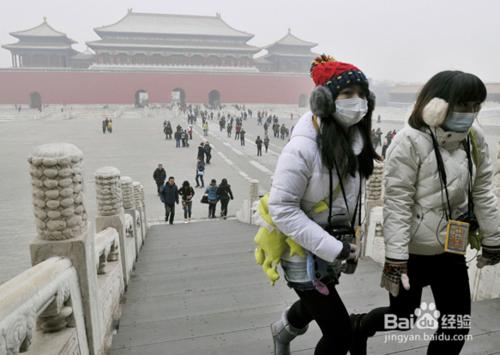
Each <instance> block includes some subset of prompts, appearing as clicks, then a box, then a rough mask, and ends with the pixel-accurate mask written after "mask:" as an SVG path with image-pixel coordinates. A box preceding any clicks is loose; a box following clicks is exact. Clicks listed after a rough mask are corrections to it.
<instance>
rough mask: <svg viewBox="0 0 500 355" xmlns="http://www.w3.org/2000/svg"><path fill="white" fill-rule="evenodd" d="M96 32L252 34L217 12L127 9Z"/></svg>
mask: <svg viewBox="0 0 500 355" xmlns="http://www.w3.org/2000/svg"><path fill="white" fill-rule="evenodd" d="M94 30H95V31H96V32H97V33H98V34H99V33H105V32H126V33H145V34H177V35H200V36H225V37H240V38H247V39H250V38H252V37H253V35H252V34H250V33H246V32H243V31H239V30H236V29H234V28H232V27H231V26H229V25H228V24H227V23H226V22H224V20H222V18H221V17H220V15H219V14H217V16H193V15H173V14H150V13H139V12H133V11H131V10H129V12H128V13H127V15H125V17H123V18H122V19H121V20H119V21H118V22H116V23H114V24H112V25H109V26H103V27H97V28H95V29H94Z"/></svg>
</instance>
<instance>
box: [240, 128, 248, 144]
mask: <svg viewBox="0 0 500 355" xmlns="http://www.w3.org/2000/svg"><path fill="white" fill-rule="evenodd" d="M245 133H247V132H246V131H245V130H244V129H242V130H241V131H240V142H241V145H242V146H244V145H245Z"/></svg>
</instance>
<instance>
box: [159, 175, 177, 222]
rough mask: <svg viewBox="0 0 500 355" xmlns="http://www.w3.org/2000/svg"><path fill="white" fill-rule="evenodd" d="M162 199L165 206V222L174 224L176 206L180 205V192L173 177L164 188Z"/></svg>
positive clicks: (161, 193)
mask: <svg viewBox="0 0 500 355" xmlns="http://www.w3.org/2000/svg"><path fill="white" fill-rule="evenodd" d="M160 198H161V202H163V203H164V204H165V222H167V221H168V222H169V223H170V224H174V216H175V204H179V190H178V189H177V185H176V184H175V179H174V177H173V176H170V177H169V178H168V182H167V183H166V184H165V185H164V186H163V187H162V189H161V192H160Z"/></svg>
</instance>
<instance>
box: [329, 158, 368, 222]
mask: <svg viewBox="0 0 500 355" xmlns="http://www.w3.org/2000/svg"><path fill="white" fill-rule="evenodd" d="M333 163H334V165H335V171H336V172H337V177H338V179H339V185H340V190H341V191H342V197H343V198H344V203H345V206H346V208H347V213H349V204H348V203H347V196H346V193H345V189H344V183H343V182H342V178H341V176H340V173H339V169H338V166H337V161H336V160H335V158H334V159H333ZM328 172H329V175H330V195H329V197H328V224H329V225H331V224H332V209H333V206H332V205H333V181H332V180H333V176H332V175H333V174H332V169H329V170H328ZM361 188H362V187H361V174H360V175H359V194H358V197H357V198H356V207H354V214H353V216H352V219H351V228H354V226H355V224H356V216H357V215H358V209H359V225H361V192H362V191H361Z"/></svg>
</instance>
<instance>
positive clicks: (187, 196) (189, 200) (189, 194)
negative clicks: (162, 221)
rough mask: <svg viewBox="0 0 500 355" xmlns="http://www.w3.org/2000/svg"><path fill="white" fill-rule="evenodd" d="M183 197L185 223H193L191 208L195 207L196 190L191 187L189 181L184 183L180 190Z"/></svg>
mask: <svg viewBox="0 0 500 355" xmlns="http://www.w3.org/2000/svg"><path fill="white" fill-rule="evenodd" d="M179 195H181V196H182V208H183V209H184V223H188V222H191V208H192V207H193V196H194V189H193V188H192V187H191V185H189V181H187V180H186V181H184V182H183V183H182V187H181V189H180V190H179Z"/></svg>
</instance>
